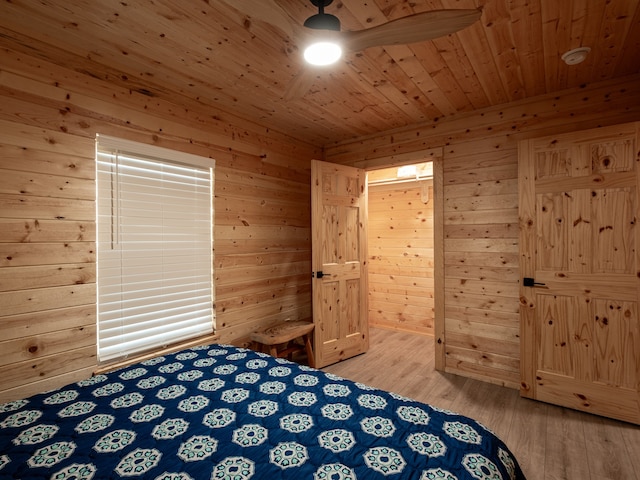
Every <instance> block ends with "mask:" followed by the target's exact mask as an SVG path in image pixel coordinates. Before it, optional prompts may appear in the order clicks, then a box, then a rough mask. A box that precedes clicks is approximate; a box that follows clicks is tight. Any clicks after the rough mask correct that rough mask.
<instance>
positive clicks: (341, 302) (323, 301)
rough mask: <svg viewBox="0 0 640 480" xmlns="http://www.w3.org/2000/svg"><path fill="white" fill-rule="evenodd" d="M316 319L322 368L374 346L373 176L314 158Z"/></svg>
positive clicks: (316, 341) (318, 364)
mask: <svg viewBox="0 0 640 480" xmlns="http://www.w3.org/2000/svg"><path fill="white" fill-rule="evenodd" d="M311 228H312V232H313V233H312V243H313V254H312V268H313V272H312V275H313V279H312V282H313V321H314V323H315V329H314V349H315V361H316V367H317V368H321V367H324V366H326V365H330V364H332V363H336V362H339V361H341V360H345V359H347V358H350V357H353V356H354V355H358V354H360V353H364V352H366V351H367V349H368V348H369V330H368V324H367V315H368V308H367V297H368V286H367V284H368V282H367V258H366V256H367V176H366V172H365V171H364V170H360V169H357V168H353V167H347V166H344V165H335V164H331V163H326V162H320V161H316V160H314V161H312V162H311Z"/></svg>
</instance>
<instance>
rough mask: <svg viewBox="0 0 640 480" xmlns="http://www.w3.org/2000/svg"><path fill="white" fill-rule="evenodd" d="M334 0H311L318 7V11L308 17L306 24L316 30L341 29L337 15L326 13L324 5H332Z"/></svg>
mask: <svg viewBox="0 0 640 480" xmlns="http://www.w3.org/2000/svg"><path fill="white" fill-rule="evenodd" d="M332 2H333V0H311V3H312V4H313V5H315V6H316V7H318V13H317V14H315V15H312V16H311V17H309V18H307V19H306V20H305V22H304V26H305V27H307V28H313V29H315V30H334V31H336V32H339V31H340V20H339V19H338V17H336V16H335V15H331V14H329V13H324V7H326V6H328V5H331V3H332Z"/></svg>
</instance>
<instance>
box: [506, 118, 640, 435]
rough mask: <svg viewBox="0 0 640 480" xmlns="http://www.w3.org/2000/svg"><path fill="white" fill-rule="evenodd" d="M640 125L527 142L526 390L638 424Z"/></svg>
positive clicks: (523, 188)
mask: <svg viewBox="0 0 640 480" xmlns="http://www.w3.org/2000/svg"><path fill="white" fill-rule="evenodd" d="M639 126H640V123H636V124H627V125H622V126H617V127H608V128H602V129H597V130H591V131H587V132H578V133H573V134H565V135H558V136H553V137H546V138H542V139H536V140H527V141H523V142H521V144H520V158H519V162H520V163H519V165H520V174H519V181H520V185H519V189H520V253H521V261H520V269H521V274H522V277H527V278H529V280H528V281H527V282H526V283H529V284H530V283H531V282H532V281H534V282H535V284H534V286H525V285H524V283H525V282H523V284H521V286H520V299H521V321H522V338H521V355H522V356H521V362H522V363H521V373H522V386H521V393H522V395H523V396H525V397H530V398H534V399H538V400H542V401H545V402H550V403H554V404H558V405H563V406H566V407H570V408H575V409H578V410H583V411H586V412H591V413H595V414H599V415H604V416H607V417H612V418H617V419H620V420H625V421H629V422H633V423H640V397H639V386H640V326H639V320H638V313H639V299H640V279H639V277H640V261H639V253H640V232H639V231H638V221H640V210H639V205H640V198H639V193H638V192H639V188H638V186H639V185H640V169H639V168H638V167H639V165H638V164H639V163H640V155H639V153H638V151H639V148H640V145H639V143H638V138H639V136H638V127H639ZM531 279H533V280H531Z"/></svg>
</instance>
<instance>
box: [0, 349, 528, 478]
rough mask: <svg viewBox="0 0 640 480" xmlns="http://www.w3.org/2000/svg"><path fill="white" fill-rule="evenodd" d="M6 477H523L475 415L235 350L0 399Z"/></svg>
mask: <svg viewBox="0 0 640 480" xmlns="http://www.w3.org/2000/svg"><path fill="white" fill-rule="evenodd" d="M0 478H3V479H4V478H20V479H25V480H26V479H56V480H63V479H74V480H83V479H91V478H94V479H103V478H134V479H135V478H145V479H158V480H178V479H180V480H188V479H194V480H196V479H207V480H210V479H212V480H213V479H229V480H244V479H249V478H253V479H289V478H291V479H314V480H325V479H326V480H338V479H341V480H347V479H360V480H364V479H383V478H388V479H415V480H426V479H429V480H431V479H438V480H454V479H458V480H462V479H482V480H484V479H487V480H489V479H490V480H499V479H504V480H517V479H524V475H523V474H522V471H521V470H520V467H519V466H518V463H517V461H516V459H515V458H514V456H513V455H512V454H511V452H510V451H509V450H508V448H507V447H506V445H505V444H504V443H503V442H502V441H501V440H500V439H499V438H497V437H496V436H495V435H494V434H492V433H491V432H490V431H489V430H487V429H486V428H485V427H483V426H482V425H480V424H479V423H477V422H476V421H474V420H472V419H469V418H467V417H463V416H460V415H457V414H455V413H453V412H449V411H446V410H441V409H439V408H436V407H434V406H430V405H427V404H424V403H419V402H416V401H413V400H411V399H409V398H404V397H402V396H399V395H397V394H394V393H390V392H385V391H381V390H377V389H374V388H371V387H369V386H367V385H363V384H360V383H356V382H352V381H350V380H346V379H343V378H340V377H338V376H335V375H332V374H328V373H325V372H322V371H320V370H315V369H312V368H309V367H306V366H304V365H298V364H296V363H293V362H289V361H287V360H284V359H275V358H272V357H270V356H268V355H266V354H262V353H257V352H254V351H252V350H248V349H243V348H236V347H233V346H228V345H210V346H206V347H197V348H193V349H187V350H183V351H180V352H177V353H174V354H170V355H165V356H161V357H157V358H154V359H151V360H148V361H144V362H141V363H138V364H135V365H133V366H130V367H126V368H124V369H121V370H117V371H113V372H110V373H108V374H101V375H95V376H93V377H91V378H89V379H87V380H84V381H81V382H78V383H74V384H70V385H67V386H66V387H63V388H60V389H58V390H55V391H51V392H47V393H43V394H38V395H35V396H33V397H30V398H27V399H24V400H18V401H14V402H10V403H6V404H4V405H0Z"/></svg>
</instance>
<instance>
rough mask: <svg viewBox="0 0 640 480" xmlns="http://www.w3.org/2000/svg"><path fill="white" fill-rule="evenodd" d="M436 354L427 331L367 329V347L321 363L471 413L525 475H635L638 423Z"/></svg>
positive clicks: (584, 479)
mask: <svg viewBox="0 0 640 480" xmlns="http://www.w3.org/2000/svg"><path fill="white" fill-rule="evenodd" d="M433 359H434V348H433V339H432V338H431V337H424V336H417V335H411V334H407V333H402V332H395V331H390V330H382V329H371V347H370V350H369V352H367V353H365V354H363V355H359V356H357V357H355V358H352V359H349V360H345V361H344V362H341V363H338V364H336V365H331V366H329V367H326V368H324V369H323V370H324V371H327V372H332V373H335V374H336V375H340V376H342V377H345V378H349V379H351V380H355V381H358V382H362V383H366V384H368V385H371V386H373V387H377V388H382V389H384V390H388V391H392V392H396V393H398V394H401V395H405V396H407V397H410V398H413V399H415V400H419V401H421V402H425V403H430V404H432V405H434V406H437V407H440V408H446V409H449V410H452V411H455V412H458V413H461V414H463V415H466V416H469V417H473V418H475V419H476V420H478V421H479V422H481V423H482V424H484V425H485V426H487V427H488V428H490V429H491V430H493V431H494V432H495V433H496V434H497V435H498V436H499V437H500V438H502V440H504V441H505V443H506V444H507V445H508V446H509V448H510V449H511V451H512V452H513V453H514V455H515V456H516V458H517V459H518V462H519V463H520V466H521V467H522V470H523V471H524V473H525V475H526V476H527V479H528V480H538V479H539V480H559V479H567V480H605V479H606V480H631V479H634V480H640V427H638V426H634V425H631V424H627V423H623V422H618V421H614V420H609V419H606V418H601V417H598V416H595V415H590V414H587V413H581V412H577V411H574V410H569V409H566V408H561V407H556V406H554V405H548V404H545V403H541V402H536V401H533V400H528V399H524V398H520V396H519V394H518V392H517V391H516V390H512V389H509V388H504V387H499V386H496V385H492V384H488V383H485V382H480V381H477V380H472V379H468V378H464V377H459V376H457V375H451V374H443V373H440V372H437V371H435V370H434V366H433V362H434V360H433Z"/></svg>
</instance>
